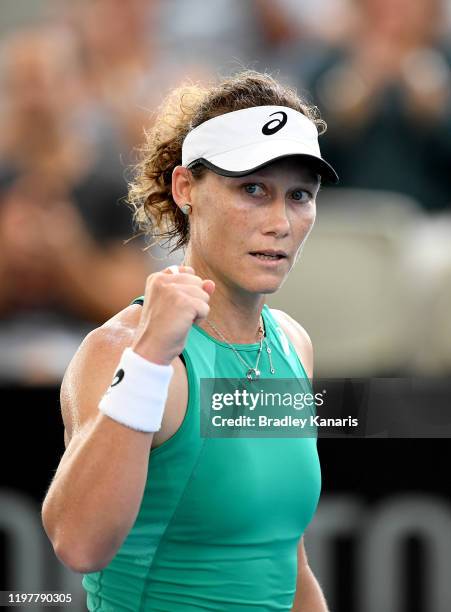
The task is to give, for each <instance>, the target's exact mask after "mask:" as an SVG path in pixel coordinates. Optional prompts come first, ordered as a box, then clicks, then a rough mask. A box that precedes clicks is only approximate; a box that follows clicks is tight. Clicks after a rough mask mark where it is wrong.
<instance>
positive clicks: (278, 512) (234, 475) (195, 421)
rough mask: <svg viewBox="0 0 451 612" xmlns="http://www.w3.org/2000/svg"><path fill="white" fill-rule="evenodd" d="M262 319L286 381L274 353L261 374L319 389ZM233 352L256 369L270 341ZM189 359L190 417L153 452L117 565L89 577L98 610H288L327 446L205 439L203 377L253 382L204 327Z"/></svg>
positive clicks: (273, 324) (192, 341)
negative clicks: (319, 449)
mask: <svg viewBox="0 0 451 612" xmlns="http://www.w3.org/2000/svg"><path fill="white" fill-rule="evenodd" d="M133 303H141V304H142V298H138V299H137V300H135V301H134V302H133ZM262 316H263V322H264V327H265V332H266V336H267V339H268V340H269V341H270V346H271V348H272V353H271V357H272V361H273V365H274V368H275V371H276V372H275V374H271V373H270V370H269V360H268V359H267V354H266V353H265V351H263V352H262V355H261V358H260V364H259V369H260V371H261V377H262V378H271V377H273V378H275V377H278V378H293V377H295V378H298V379H304V380H303V381H302V384H304V381H305V384H306V385H309V381H308V379H307V375H306V373H305V370H304V368H303V366H302V364H301V362H300V360H299V358H298V356H297V354H296V352H295V349H294V347H293V345H292V344H291V342H290V341H289V340H288V338H287V337H286V336H285V334H284V333H283V331H282V329H281V328H280V327H279V325H278V322H277V321H276V319H275V318H274V317H273V315H272V314H271V311H270V309H269V307H268V306H267V305H266V304H265V305H264V307H263V311H262ZM233 346H234V347H235V349H236V350H237V351H240V354H241V355H242V356H243V358H244V360H245V361H246V362H248V363H249V364H250V365H251V364H252V365H253V364H254V363H255V361H256V358H257V349H258V347H259V343H255V344H235V345H233ZM181 358H182V360H183V362H184V364H185V367H186V371H187V378H188V385H189V392H188V405H187V411H186V414H185V417H184V420H183V422H182V424H181V426H180V428H179V429H178V430H177V431H176V433H175V434H174V435H173V436H172V437H171V438H169V439H168V440H167V441H166V442H163V444H161V445H160V446H159V447H157V448H155V449H153V450H152V451H151V453H150V455H149V466H148V477H147V482H146V486H145V490H144V494H143V499H142V502H141V506H140V510H139V513H138V516H137V518H136V521H135V523H134V525H133V527H132V529H131V530H130V532H129V534H128V535H127V537H126V538H125V540H124V542H123V544H122V546H121V547H120V549H119V550H118V552H117V553H116V555H115V557H114V558H113V559H112V561H111V562H110V563H109V565H108V566H107V567H105V568H104V569H103V570H101V571H99V572H93V573H88V574H84V575H83V580H82V584H83V587H84V589H85V590H86V592H87V607H88V610H90V611H91V612H94V611H96V612H122V611H126V610H127V611H129V612H143V611H146V612H147V611H149V612H199V610H215V611H219V612H251V611H252V612H272V611H276V610H277V611H279V612H280V611H283V612H289V611H290V610H291V606H292V602H293V599H294V595H295V589H296V574H297V546H298V542H299V538H300V537H301V536H302V534H303V532H304V530H305V528H306V527H307V525H308V523H309V522H310V520H311V519H312V517H313V514H314V512H315V510H316V507H317V504H318V500H319V496H320V489H321V470H320V464H319V459H318V453H317V445H316V442H317V440H316V437H295V438H287V437H285V438H268V437H266V438H261V437H260V438H244V437H243V438H212V437H201V435H200V414H199V413H200V409H199V388H200V387H199V385H200V382H199V379H200V378H244V365H243V364H242V363H241V361H240V360H239V359H238V358H237V356H236V355H235V353H234V351H233V350H231V349H230V347H229V346H228V345H227V344H226V343H224V342H220V341H219V340H217V339H216V338H213V337H212V336H210V335H209V334H207V333H206V332H205V331H204V330H203V329H201V328H200V327H198V326H196V325H193V326H192V328H191V330H190V332H189V334H188V338H187V342H186V346H185V349H184V350H183V352H182V354H181ZM306 390H310V385H309V386H308V389H306ZM99 520H101V517H99Z"/></svg>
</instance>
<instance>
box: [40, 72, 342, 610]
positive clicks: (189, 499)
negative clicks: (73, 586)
mask: <svg viewBox="0 0 451 612" xmlns="http://www.w3.org/2000/svg"><path fill="white" fill-rule="evenodd" d="M192 93H193V90H192V89H190V94H192ZM195 93H196V95H195V96H194V97H193V96H192V95H191V96H190V100H191V102H190V103H188V102H187V99H188V96H186V95H185V94H186V90H184V89H183V88H181V89H179V90H177V91H176V92H175V93H174V94H173V95H172V96H171V97H170V99H169V101H167V102H166V104H165V105H164V106H163V107H162V110H161V114H160V116H159V118H158V119H157V120H156V122H155V126H154V128H153V130H152V131H151V132H150V133H149V134H148V136H147V144H146V146H145V148H144V156H143V162H142V164H141V165H140V166H139V168H138V172H137V174H136V178H135V180H134V182H133V183H132V185H131V189H130V201H131V202H132V203H133V204H134V206H135V211H136V218H137V219H138V220H139V222H140V224H141V227H142V228H144V229H145V230H146V231H148V232H149V233H150V232H153V234H154V235H155V233H156V230H159V231H160V236H163V235H165V236H170V237H172V238H177V240H178V246H183V247H184V248H185V258H184V262H183V263H184V265H182V266H179V267H178V266H171V267H169V268H166V269H165V270H163V271H161V272H157V273H154V274H151V275H150V276H149V277H148V279H147V283H146V287H145V293H144V296H142V298H138V299H137V300H135V302H134V303H133V304H131V305H130V306H128V307H127V308H125V309H124V310H123V311H121V312H119V313H118V314H117V315H116V316H114V317H113V318H112V319H111V320H109V321H107V322H106V323H105V324H104V325H102V326H101V327H100V328H98V329H96V330H94V331H93V332H91V333H90V334H89V335H88V336H87V337H86V338H85V340H84V341H83V343H82V344H81V346H80V348H79V350H78V352H77V353H76V355H75V357H74V358H73V360H72V362H71V364H70V365H69V367H68V370H67V372H66V375H65V377H64V381H63V384H62V389H61V405H62V414H63V420H64V425H65V443H66V451H65V453H64V455H63V457H62V459H61V462H60V464H59V467H58V470H57V472H56V474H55V476H54V479H53V481H52V483H51V485H50V487H49V490H48V492H47V495H46V498H45V500H44V504H43V524H44V527H45V530H46V532H47V534H48V536H49V538H50V540H51V542H52V544H53V547H54V550H55V553H56V555H57V557H58V558H59V559H60V560H61V561H62V563H64V564H65V565H66V566H68V567H69V568H71V569H72V570H74V571H76V572H80V573H83V574H84V577H83V580H82V583H83V586H84V588H85V589H86V591H87V607H88V609H89V610H92V611H94V610H96V611H105V612H106V611H114V612H118V611H125V610H129V611H130V612H138V611H147V610H148V611H151V612H191V611H199V610H216V611H221V612H244V610H249V611H250V610H253V611H255V612H271V611H276V610H277V611H289V610H295V611H298V612H327V606H326V602H325V599H324V597H323V594H322V592H321V589H320V586H319V584H318V581H317V580H316V579H315V577H314V575H313V574H312V571H311V570H310V568H309V565H308V562H307V558H306V554H305V549H304V541H303V533H304V531H305V529H306V527H307V525H308V523H309V522H310V520H311V519H312V517H313V515H314V512H315V509H316V507H317V503H318V499H319V495H320V488H321V476H320V465H319V460H318V454H317V448H316V438H315V437H291V438H289V437H285V438H283V437H278V438H270V437H265V438H264V437H260V438H258V437H253V438H246V437H235V438H233V437H229V438H227V437H225V438H215V437H208V436H207V437H202V436H201V435H200V425H199V423H200V410H199V405H200V379H201V378H207V379H212V378H214V379H216V378H228V379H229V378H237V379H243V380H245V381H246V380H247V379H249V381H252V384H254V381H256V380H257V381H258V380H260V379H263V378H267V379H277V378H285V379H286V378H295V379H304V380H305V379H307V377H311V376H312V347H311V342H310V340H309V337H308V335H307V333H306V332H305V331H304V329H303V328H302V327H301V325H300V324H299V323H298V322H296V321H294V320H293V319H292V318H290V316H289V315H287V314H285V313H284V312H282V311H278V310H274V309H270V308H269V307H268V306H267V305H266V304H265V296H266V295H267V294H271V293H274V292H275V291H277V290H278V288H279V287H280V286H281V285H282V283H283V282H284V281H285V280H286V278H287V276H288V274H289V272H290V270H291V268H292V267H293V265H294V264H295V262H296V259H297V257H298V256H299V253H300V250H301V248H302V245H303V243H304V241H305V240H306V238H307V236H308V234H309V232H310V230H311V229H312V226H313V223H314V219H315V200H316V196H317V193H318V189H319V187H320V182H321V181H322V180H323V181H324V180H326V181H332V182H335V181H336V178H337V177H336V174H335V172H334V170H333V169H332V168H331V166H330V165H329V164H328V163H327V162H325V161H324V160H323V159H322V158H321V154H320V150H319V146H318V132H319V131H321V129H322V128H323V127H324V123H323V122H322V121H321V120H320V119H319V118H318V116H317V114H316V109H315V108H312V107H309V106H308V105H306V104H305V103H304V102H303V101H302V100H301V99H300V98H299V97H298V96H297V94H296V92H295V91H293V90H291V89H290V88H287V87H284V86H282V85H281V84H279V83H278V82H277V81H276V80H274V79H273V78H272V77H271V76H270V75H266V74H261V73H258V72H254V71H243V72H242V73H240V74H238V75H235V76H234V77H231V78H228V79H225V80H223V81H222V82H221V83H219V84H217V85H215V86H213V87H211V88H210V89H198V90H197V91H196V92H195ZM174 100H176V101H177V100H178V101H179V102H178V104H179V107H178V114H176V113H175V111H174Z"/></svg>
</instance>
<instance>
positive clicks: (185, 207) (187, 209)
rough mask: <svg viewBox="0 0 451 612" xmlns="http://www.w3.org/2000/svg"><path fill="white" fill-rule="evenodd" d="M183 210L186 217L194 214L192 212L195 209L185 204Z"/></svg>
mask: <svg viewBox="0 0 451 612" xmlns="http://www.w3.org/2000/svg"><path fill="white" fill-rule="evenodd" d="M181 210H182V213H183V214H185V215H189V214H191V212H192V210H193V207H192V206H191V204H188V203H187V204H184V205H183V206H182V207H181Z"/></svg>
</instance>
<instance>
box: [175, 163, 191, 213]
mask: <svg viewBox="0 0 451 612" xmlns="http://www.w3.org/2000/svg"><path fill="white" fill-rule="evenodd" d="M192 184H193V179H192V176H191V172H190V171H189V170H188V168H185V166H176V167H175V168H174V170H173V171H172V197H173V198H174V202H175V203H176V204H177V205H178V206H183V204H186V202H191V187H192Z"/></svg>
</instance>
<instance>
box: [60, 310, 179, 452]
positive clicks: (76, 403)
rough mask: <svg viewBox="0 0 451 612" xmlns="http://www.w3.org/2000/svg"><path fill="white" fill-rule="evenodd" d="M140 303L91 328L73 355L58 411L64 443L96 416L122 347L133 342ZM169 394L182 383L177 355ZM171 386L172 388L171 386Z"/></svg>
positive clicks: (64, 381)
mask: <svg viewBox="0 0 451 612" xmlns="http://www.w3.org/2000/svg"><path fill="white" fill-rule="evenodd" d="M141 312H142V307H141V306H139V305H138V304H133V305H131V306H128V307H127V308H125V309H124V310H122V311H120V312H119V313H118V314H116V315H115V316H113V317H112V318H111V319H109V320H108V321H107V322H106V323H104V324H103V325H101V326H100V327H98V328H96V329H94V330H93V331H91V332H90V333H89V334H88V335H87V336H86V337H85V338H84V340H83V342H82V343H81V345H80V346H79V348H78V350H77V352H76V353H75V355H74V357H73V358H72V360H71V362H70V364H69V366H68V368H67V370H66V373H65V375H64V378H63V382H62V385H61V393H60V400H61V414H62V418H63V423H64V428H65V434H64V440H65V444H66V446H67V445H68V443H69V441H70V440H71V438H72V436H74V435H75V434H76V433H79V432H81V431H82V430H83V429H84V428H85V427H87V426H89V425H90V424H91V423H93V422H94V420H95V419H96V418H97V416H98V404H99V402H100V399H101V398H102V396H103V394H104V393H105V391H106V390H107V388H108V386H109V385H110V383H111V380H112V378H113V376H114V372H115V369H116V366H117V364H118V362H119V359H120V358H121V355H122V352H123V350H124V349H125V348H127V347H128V346H130V345H131V344H132V342H133V339H134V336H135V332H136V328H137V326H138V323H139V320H140V316H141ZM172 365H173V366H174V376H173V377H172V379H171V386H170V389H169V391H168V392H169V397H168V400H169V398H173V397H174V396H175V395H176V394H177V391H179V392H180V389H179V387H180V386H181V385H183V379H182V380H181V381H180V374H182V375H183V373H184V367H183V364H182V362H181V360H180V358H178V357H177V358H176V359H175V360H174V361H173V364H172ZM181 370H183V372H182V371H181ZM171 387H172V389H171Z"/></svg>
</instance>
